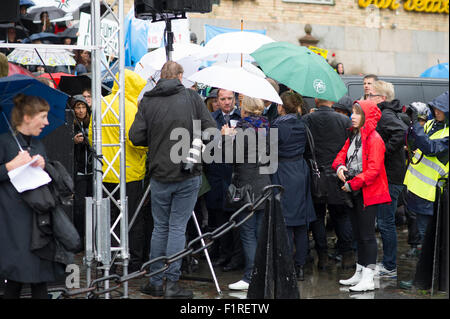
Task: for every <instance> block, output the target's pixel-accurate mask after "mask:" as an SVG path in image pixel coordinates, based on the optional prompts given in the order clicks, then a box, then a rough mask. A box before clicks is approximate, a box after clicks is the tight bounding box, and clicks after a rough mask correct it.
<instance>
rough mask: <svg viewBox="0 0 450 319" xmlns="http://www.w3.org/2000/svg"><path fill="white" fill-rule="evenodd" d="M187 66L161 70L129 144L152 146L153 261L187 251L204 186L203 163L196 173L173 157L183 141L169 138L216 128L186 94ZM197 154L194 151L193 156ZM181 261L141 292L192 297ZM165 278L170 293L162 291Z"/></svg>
mask: <svg viewBox="0 0 450 319" xmlns="http://www.w3.org/2000/svg"><path fill="white" fill-rule="evenodd" d="M183 72H184V71H183V67H182V66H181V65H179V64H178V63H176V62H173V61H168V62H166V63H165V64H164V66H163V67H162V69H161V79H160V80H159V81H158V83H157V84H156V86H155V87H154V88H153V89H152V90H151V91H148V92H146V93H145V94H144V97H143V98H142V100H141V102H140V104H139V107H138V112H137V113H136V117H135V119H134V122H133V124H132V125H131V129H130V134H129V137H130V140H131V142H132V143H133V144H134V145H136V146H148V147H149V156H148V161H149V162H148V163H149V175H150V187H151V203H152V205H151V206H152V208H151V209H152V216H153V221H154V227H153V233H152V239H151V248H150V259H154V258H157V257H161V256H172V255H173V254H175V253H177V252H179V251H181V250H183V249H184V247H185V242H186V237H185V233H186V225H187V222H188V221H189V218H190V217H191V214H192V212H193V210H194V206H195V203H196V201H197V195H198V191H199V189H200V184H201V169H202V166H201V162H200V163H198V162H197V163H196V164H195V165H193V166H192V167H191V168H188V167H187V166H188V165H185V163H183V162H176V161H175V160H172V158H171V156H170V155H171V150H172V147H173V146H174V145H175V144H179V143H180V142H179V141H176V140H172V139H171V138H170V136H171V133H172V131H174V130H176V129H180V128H184V129H186V130H187V131H188V132H189V134H190V141H191V145H192V146H194V147H198V144H199V143H197V142H199V141H198V140H196V142H194V144H192V142H193V138H194V137H193V133H194V120H199V121H200V122H201V131H204V130H205V129H207V128H215V127H216V123H215V121H214V120H213V118H212V117H211V115H210V113H209V111H208V109H207V108H206V107H205V104H204V103H203V100H202V98H201V97H200V96H199V95H198V94H197V92H195V91H194V90H191V89H186V88H185V87H184V86H183V84H182V83H181V80H182V78H183ZM193 153H195V151H193ZM162 266H163V261H162V260H161V261H159V262H155V263H153V264H152V265H151V266H150V271H151V272H153V271H155V270H157V269H160V268H161V267H162ZM180 267H181V260H179V261H176V262H173V263H171V264H170V265H169V268H168V269H167V270H166V271H165V272H164V273H159V274H156V275H155V276H152V277H150V281H149V282H147V284H146V285H144V286H143V287H142V290H141V291H142V292H143V293H146V294H149V295H152V296H163V295H164V296H165V297H166V298H192V297H193V293H192V291H190V290H186V289H183V288H181V287H180V286H179V285H178V280H179V277H180V275H181V271H180ZM163 277H166V279H167V280H166V289H165V292H164V290H163Z"/></svg>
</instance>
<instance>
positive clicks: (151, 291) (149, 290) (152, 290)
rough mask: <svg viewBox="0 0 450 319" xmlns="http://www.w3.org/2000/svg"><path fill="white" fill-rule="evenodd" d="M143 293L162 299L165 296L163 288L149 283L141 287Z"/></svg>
mask: <svg viewBox="0 0 450 319" xmlns="http://www.w3.org/2000/svg"><path fill="white" fill-rule="evenodd" d="M141 292H142V293H144V294H147V295H150V296H153V297H162V296H163V295H164V291H163V286H162V285H161V286H154V285H152V284H151V283H150V282H147V283H146V284H145V285H143V286H142V287H141Z"/></svg>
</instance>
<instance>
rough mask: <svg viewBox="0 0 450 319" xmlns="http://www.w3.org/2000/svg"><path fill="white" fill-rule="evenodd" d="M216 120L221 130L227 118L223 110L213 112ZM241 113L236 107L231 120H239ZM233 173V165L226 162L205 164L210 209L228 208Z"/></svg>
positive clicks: (206, 195)
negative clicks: (226, 194) (227, 196)
mask: <svg viewBox="0 0 450 319" xmlns="http://www.w3.org/2000/svg"><path fill="white" fill-rule="evenodd" d="M211 115H212V117H213V119H214V120H215V121H216V124H217V129H218V130H220V129H221V128H222V126H223V125H225V124H226V123H225V119H224V117H223V114H222V111H221V110H217V111H215V112H212V113H211ZM240 119H241V113H240V112H239V110H238V109H235V110H234V112H233V114H232V115H231V116H230V120H236V121H239V120H240ZM232 173H233V165H232V164H226V163H223V162H222V163H211V164H206V165H205V174H206V178H207V179H208V182H209V185H210V186H211V189H210V191H209V192H207V193H206V194H205V199H206V206H207V207H208V209H216V210H227V209H225V205H224V204H225V201H224V199H225V193H226V191H227V189H228V186H229V185H230V184H231V175H232Z"/></svg>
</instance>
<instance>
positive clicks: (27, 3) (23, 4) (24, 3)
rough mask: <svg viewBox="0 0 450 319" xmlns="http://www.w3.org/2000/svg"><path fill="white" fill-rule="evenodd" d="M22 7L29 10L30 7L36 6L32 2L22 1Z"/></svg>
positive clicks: (29, 0)
mask: <svg viewBox="0 0 450 319" xmlns="http://www.w3.org/2000/svg"><path fill="white" fill-rule="evenodd" d="M20 5H21V6H26V7H27V8H28V7H32V6H34V5H35V4H34V2H33V1H31V0H20Z"/></svg>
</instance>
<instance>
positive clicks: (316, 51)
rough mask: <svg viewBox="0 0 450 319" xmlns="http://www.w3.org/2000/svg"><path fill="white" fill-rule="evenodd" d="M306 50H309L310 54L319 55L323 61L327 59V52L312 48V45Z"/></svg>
mask: <svg viewBox="0 0 450 319" xmlns="http://www.w3.org/2000/svg"><path fill="white" fill-rule="evenodd" d="M308 49H310V50H311V51H312V52H315V53H317V54H318V55H320V56H321V57H322V58H324V59H326V58H327V55H328V50H325V49H321V48H318V47H313V46H312V45H310V46H309V47H308Z"/></svg>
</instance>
